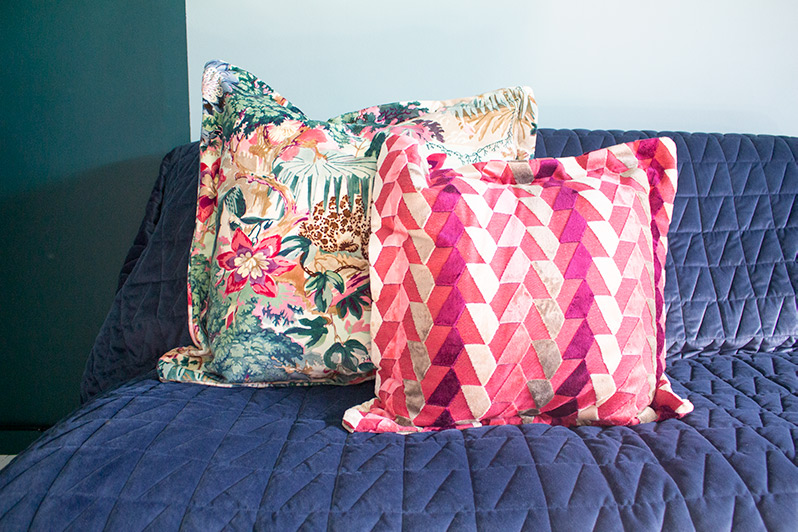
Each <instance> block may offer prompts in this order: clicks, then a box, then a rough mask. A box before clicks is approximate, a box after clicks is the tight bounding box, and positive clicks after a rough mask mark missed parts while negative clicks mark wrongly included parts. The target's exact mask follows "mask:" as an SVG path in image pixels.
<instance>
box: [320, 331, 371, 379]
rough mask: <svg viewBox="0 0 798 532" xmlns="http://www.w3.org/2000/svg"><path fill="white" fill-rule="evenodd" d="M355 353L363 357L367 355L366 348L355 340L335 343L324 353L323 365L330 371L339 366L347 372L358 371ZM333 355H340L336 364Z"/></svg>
mask: <svg viewBox="0 0 798 532" xmlns="http://www.w3.org/2000/svg"><path fill="white" fill-rule="evenodd" d="M357 352H360V353H362V354H363V355H366V354H367V353H368V351H367V350H366V346H364V345H363V344H362V343H360V342H359V341H357V340H354V339H349V340H347V341H346V342H344V343H341V342H335V343H334V344H333V345H331V346H330V347H329V349H327V351H326V352H325V353H324V365H325V366H327V367H328V368H330V369H335V368H336V367H337V365H339V364H340V365H341V366H343V367H344V368H346V369H348V370H349V371H358V368H359V365H358V362H359V361H358V359H357ZM335 355H340V357H341V361H340V362H339V363H336V361H335Z"/></svg>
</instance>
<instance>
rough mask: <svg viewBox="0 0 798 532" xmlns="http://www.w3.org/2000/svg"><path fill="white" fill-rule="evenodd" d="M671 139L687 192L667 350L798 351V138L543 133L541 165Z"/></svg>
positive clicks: (677, 211)
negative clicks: (553, 159) (559, 158)
mask: <svg viewBox="0 0 798 532" xmlns="http://www.w3.org/2000/svg"><path fill="white" fill-rule="evenodd" d="M659 135H663V136H668V137H671V138H672V139H674V140H675V141H676V145H677V149H678V169H679V177H678V189H677V193H676V201H675V204H674V212H673V220H672V222H671V228H670V232H669V234H668V236H669V251H668V259H667V262H666V265H665V267H666V281H665V304H666V308H667V322H666V349H667V353H668V356H669V357H682V356H691V355H694V354H696V353H699V352H730V351H750V352H756V351H774V350H779V349H788V348H795V347H798V308H797V307H796V303H797V301H798V300H797V299H796V291H797V289H798V201H796V196H797V195H798V165H796V154H797V153H798V138H794V137H775V136H769V135H758V136H753V135H733V134H724V135H721V134H704V133H692V134H689V133H673V132H667V133H656V132H652V131H645V132H640V131H629V132H621V131H585V130H541V131H540V132H539V135H538V147H537V152H536V157H551V156H571V155H579V154H581V153H584V152H586V151H590V150H594V149H597V148H601V147H604V146H611V145H613V144H617V143H620V142H628V141H631V140H636V139H638V138H644V137H651V136H659Z"/></svg>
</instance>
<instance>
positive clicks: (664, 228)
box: [344, 135, 692, 432]
mask: <svg viewBox="0 0 798 532" xmlns="http://www.w3.org/2000/svg"><path fill="white" fill-rule="evenodd" d="M435 149H436V147H434V146H431V147H430V146H428V145H425V144H424V143H423V142H419V141H418V140H416V139H411V138H409V137H407V136H399V135H395V136H394V135H392V136H390V137H388V139H387V140H386V143H385V145H384V147H383V152H382V155H381V156H380V160H379V163H378V165H379V173H378V177H377V178H376V180H375V189H374V201H373V212H372V238H371V240H370V242H369V260H370V264H371V285H372V295H373V297H374V304H373V307H372V313H371V320H372V321H371V330H372V333H373V342H372V346H373V348H372V360H373V362H374V363H375V364H376V366H377V380H376V395H377V397H376V398H375V399H373V400H371V401H369V402H367V403H364V404H363V405H360V406H358V407H354V408H351V409H349V410H347V412H346V414H345V416H344V426H345V427H346V428H348V429H350V430H356V431H371V432H414V431H423V430H441V429H446V428H454V427H456V428H466V427H474V426H480V425H496V424H520V423H528V422H534V423H550V424H566V425H576V424H598V425H616V424H622V425H627V424H637V423H641V422H647V421H653V420H655V419H665V418H668V417H674V416H681V415H684V414H686V413H687V412H689V411H691V410H692V405H691V404H690V403H689V402H688V401H685V400H683V399H682V398H680V397H678V396H677V395H676V394H674V393H673V391H672V390H671V386H670V383H669V382H668V378H667V376H666V375H665V374H664V368H665V359H664V319H665V314H664V309H663V289H664V263H665V256H666V247H667V245H666V241H667V238H666V235H667V232H668V226H669V222H670V217H671V211H672V208H673V198H674V195H675V191H676V159H675V156H676V146H675V144H674V143H673V141H672V140H670V139H668V138H663V139H649V140H642V141H637V142H632V143H628V144H621V145H618V146H613V147H610V148H606V149H602V150H597V151H594V152H590V153H587V154H585V155H582V156H580V157H566V158H562V159H532V160H530V161H525V162H508V161H488V162H482V163H476V164H472V165H468V166H465V167H462V168H459V169H457V170H450V169H445V168H441V167H440V166H438V165H437V164H435V159H436V156H435V153H434V151H435Z"/></svg>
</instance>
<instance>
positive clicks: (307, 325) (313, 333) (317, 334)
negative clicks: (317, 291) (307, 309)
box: [285, 316, 327, 347]
mask: <svg viewBox="0 0 798 532" xmlns="http://www.w3.org/2000/svg"><path fill="white" fill-rule="evenodd" d="M299 323H300V324H302V325H304V327H289V328H288V329H286V330H285V334H288V335H291V334H292V335H296V336H307V337H308V342H307V343H306V344H305V347H313V346H314V345H316V344H318V343H319V342H321V341H322V339H324V337H325V336H326V335H327V322H326V320H325V319H324V318H323V317H321V316H319V317H317V318H314V319H312V320H310V319H307V318H302V319H300V320H299Z"/></svg>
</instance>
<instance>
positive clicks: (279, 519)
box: [0, 130, 798, 531]
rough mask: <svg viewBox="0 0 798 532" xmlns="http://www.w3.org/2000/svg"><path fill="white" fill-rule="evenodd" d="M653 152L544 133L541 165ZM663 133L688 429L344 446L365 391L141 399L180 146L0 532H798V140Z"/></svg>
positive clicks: (189, 192) (188, 194)
mask: <svg viewBox="0 0 798 532" xmlns="http://www.w3.org/2000/svg"><path fill="white" fill-rule="evenodd" d="M652 135H654V133H653V132H605V131H551V130H541V131H540V133H539V136H538V139H539V140H538V149H537V154H538V156H560V155H576V154H579V153H582V152H585V151H588V150H592V149H596V148H599V147H602V146H608V145H612V144H615V143H617V142H625V141H629V140H633V139H636V138H641V137H647V136H652ZM667 135H669V136H671V137H672V138H674V140H676V143H677V147H678V152H679V161H680V166H679V173H680V175H679V190H678V194H677V200H676V205H675V210H674V216H673V223H672V226H671V232H670V252H669V255H668V261H667V263H666V272H667V273H666V275H667V282H666V305H667V308H668V315H667V344H666V345H667V349H668V370H667V371H668V374H669V376H670V378H671V380H672V382H673V385H674V390H675V391H676V392H677V393H679V394H681V395H684V396H686V397H687V398H688V399H690V400H691V401H692V402H693V403H694V405H695V410H694V411H693V412H692V413H690V414H688V415H687V416H685V417H684V418H683V419H680V420H676V419H670V420H667V421H663V422H658V423H648V424H643V425H637V426H634V427H611V428H598V427H577V428H566V427H557V426H544V425H522V426H498V427H483V428H472V429H467V430H462V431H460V430H445V431H441V432H437V433H422V434H412V435H407V436H404V435H397V434H368V433H356V434H349V433H347V432H346V431H345V430H344V429H343V428H342V427H341V417H342V415H343V412H344V410H346V409H347V408H349V407H351V406H353V405H355V404H359V403H361V402H363V401H365V400H367V399H369V398H370V397H372V395H373V384H371V383H365V384H360V385H356V386H350V387H335V386H316V387H308V388H266V389H251V388H233V389H227V388H213V387H205V386H201V385H189V384H179V383H161V382H159V381H157V380H156V379H155V377H154V373H153V372H152V371H151V369H152V368H153V367H154V365H155V360H156V359H157V357H158V356H159V355H160V354H162V353H163V352H165V351H166V350H168V349H169V348H171V347H174V346H176V345H184V344H186V343H188V342H189V339H188V331H187V327H186V323H187V318H186V296H185V272H186V259H187V253H188V245H189V241H190V239H191V232H192V229H193V214H194V213H193V208H194V202H195V198H196V196H195V194H196V164H197V162H196V161H197V147H196V145H189V146H184V147H181V148H178V149H177V150H176V151H175V152H173V153H171V154H170V155H169V156H167V158H166V159H165V161H164V165H163V168H162V173H161V175H160V176H159V178H158V181H157V182H156V186H155V189H154V191H153V195H152V198H151V200H150V202H149V204H148V206H147V213H146V216H145V220H144V222H143V224H142V227H141V231H140V233H139V236H138V237H137V240H136V243H135V244H134V246H133V247H132V248H131V251H130V254H129V256H128V260H127V261H126V264H125V267H124V269H123V272H122V275H121V277H120V289H119V292H118V294H117V298H116V300H115V302H114V305H113V307H112V309H111V311H110V312H109V315H108V318H107V320H106V323H105V325H104V326H103V329H102V330H101V332H100V334H99V336H98V339H97V343H96V345H95V347H94V350H93V351H92V353H91V355H90V358H89V362H88V365H87V370H86V374H85V376H84V381H83V387H82V394H83V398H84V400H85V401H86V403H85V404H84V406H83V407H82V408H81V409H79V410H78V411H76V412H75V413H73V414H72V415H71V416H69V417H67V418H66V419H65V420H63V421H62V422H61V423H59V424H58V425H56V426H55V427H53V428H52V429H51V430H50V431H48V432H47V433H46V434H45V435H44V436H43V437H42V438H40V439H39V440H38V441H37V442H35V443H34V444H33V445H32V446H31V447H30V448H29V449H27V450H26V451H25V452H24V453H22V454H21V455H19V456H18V457H17V458H16V459H15V460H14V461H13V462H12V463H11V464H10V465H9V466H7V467H6V468H5V469H4V470H3V471H2V472H0V529H1V530H24V529H29V528H31V529H42V530H63V529H70V530H96V529H104V528H105V529H112V530H144V529H150V530H173V529H177V528H180V527H182V528H184V529H187V530H192V529H197V530H217V529H223V528H234V529H252V528H260V529H267V530H299V529H302V530H322V529H329V530H373V529H377V530H405V529H406V530H418V529H420V530H521V529H528V530H548V529H552V530H593V529H598V530H619V529H627V530H660V529H666V530H729V529H736V530H745V531H748V530H763V529H766V530H795V529H796V527H798V525H797V524H796V523H798V460H796V441H797V440H798V404H797V403H798V400H797V399H796V391H797V390H798V373H797V372H798V309H797V308H796V290H798V266H797V265H796V259H798V209H796V208H794V206H795V203H796V196H797V195H798V167H797V166H796V162H795V159H796V154H798V139H792V138H780V137H770V136H759V137H753V136H740V135H705V134H692V135H690V134H680V133H667Z"/></svg>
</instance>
